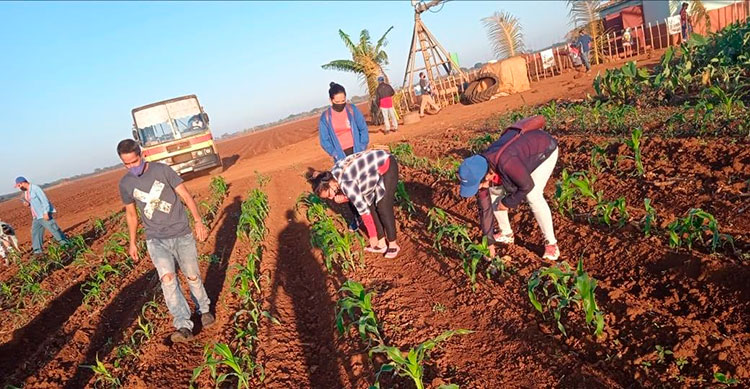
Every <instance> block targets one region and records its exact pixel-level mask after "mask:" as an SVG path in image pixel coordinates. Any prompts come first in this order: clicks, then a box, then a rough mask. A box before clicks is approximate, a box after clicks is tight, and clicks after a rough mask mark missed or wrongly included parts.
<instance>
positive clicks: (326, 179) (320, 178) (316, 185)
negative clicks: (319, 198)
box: [310, 172, 334, 195]
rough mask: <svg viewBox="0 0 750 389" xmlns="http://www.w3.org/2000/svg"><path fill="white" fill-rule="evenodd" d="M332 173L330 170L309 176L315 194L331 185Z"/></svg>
mask: <svg viewBox="0 0 750 389" xmlns="http://www.w3.org/2000/svg"><path fill="white" fill-rule="evenodd" d="M333 179H334V178H333V174H331V172H318V173H316V174H315V175H313V176H312V177H311V178H310V185H311V186H312V190H313V192H314V193H315V194H316V195H320V192H322V191H324V190H326V189H328V188H330V187H331V181H332V180H333Z"/></svg>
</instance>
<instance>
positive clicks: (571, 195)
mask: <svg viewBox="0 0 750 389" xmlns="http://www.w3.org/2000/svg"><path fill="white" fill-rule="evenodd" d="M595 182H596V177H589V176H588V175H587V174H586V172H574V173H572V174H571V173H568V171H567V170H566V169H563V172H562V178H561V180H560V181H558V182H557V185H556V188H555V199H556V200H557V209H558V211H559V212H560V213H563V212H567V213H568V214H569V215H572V214H573V201H574V200H578V199H580V198H583V199H593V200H594V201H595V202H596V204H599V203H601V202H602V192H601V191H599V192H596V191H595V190H594V183H595Z"/></svg>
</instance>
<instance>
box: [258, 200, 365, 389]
mask: <svg viewBox="0 0 750 389" xmlns="http://www.w3.org/2000/svg"><path fill="white" fill-rule="evenodd" d="M286 219H287V220H288V221H289V224H288V225H287V226H286V227H285V228H284V229H283V230H282V231H281V232H280V233H279V237H278V242H279V246H278V248H277V258H278V262H277V263H276V273H275V274H273V275H272V277H271V278H272V280H273V283H272V285H271V295H270V297H269V301H270V304H271V313H272V314H274V315H276V312H278V311H279V310H280V309H282V310H283V309H284V308H282V307H280V306H279V304H280V301H279V296H278V295H279V293H287V294H289V296H290V298H291V300H292V305H293V306H292V307H291V308H292V310H293V311H294V318H295V320H296V321H295V323H294V325H295V329H296V333H297V334H298V335H299V343H300V344H301V345H302V348H303V351H304V354H305V355H304V357H305V366H304V370H303V371H305V372H307V374H308V377H307V379H308V382H309V383H310V386H311V387H316V388H324V387H325V388H342V387H345V386H346V385H345V384H344V383H343V382H342V380H341V377H340V376H339V366H344V367H345V369H346V370H347V373H348V375H349V379H350V384H353V383H354V382H356V381H355V378H354V377H353V374H352V372H351V368H350V366H349V363H348V361H347V360H345V359H344V358H343V356H342V355H340V354H339V352H338V350H337V347H336V342H335V339H334V329H335V321H334V317H335V315H336V312H335V302H334V301H333V300H332V299H331V296H329V294H328V288H327V283H326V279H327V277H328V275H327V274H326V272H325V269H324V268H323V266H321V264H320V262H318V260H317V258H316V257H315V255H314V254H313V252H312V249H311V248H310V235H309V227H308V226H307V225H306V224H304V223H302V222H300V221H298V220H297V214H296V212H294V210H291V209H290V210H287V211H286ZM282 290H283V292H282Z"/></svg>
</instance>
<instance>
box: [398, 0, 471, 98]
mask: <svg viewBox="0 0 750 389" xmlns="http://www.w3.org/2000/svg"><path fill="white" fill-rule="evenodd" d="M446 1H447V0H431V1H429V2H423V1H421V0H420V1H418V0H412V6H414V33H413V35H412V37H411V49H410V51H409V57H408V59H407V60H406V72H405V74H404V84H403V85H404V90H405V92H406V91H408V93H405V95H406V96H407V99H409V100H410V101H409V102H408V103H409V105H410V106H411V105H413V102H414V101H416V95H415V94H414V92H413V89H412V87H411V86H412V85H413V83H414V80H415V78H414V77H415V75H417V74H419V72H424V73H425V75H426V76H427V79H428V80H429V81H430V85H431V86H432V90H433V93H435V94H436V95H437V98H438V102H439V103H440V104H441V105H443V106H444V105H446V103H447V104H453V103H454V102H455V101H456V99H457V97H458V91H459V85H460V84H461V83H462V82H464V81H468V79H467V77H466V74H465V73H464V72H463V71H462V70H461V68H460V67H459V66H458V64H457V63H456V62H454V60H453V58H451V55H450V53H449V52H448V50H446V49H445V48H444V47H443V46H442V45H441V44H440V43H439V42H438V40H437V39H436V38H435V36H434V35H432V33H431V32H430V30H429V29H428V28H427V26H425V24H424V22H422V18H421V17H420V15H421V14H422V13H423V12H425V11H427V10H429V9H430V8H432V7H435V6H436V5H439V4H444V3H445V2H446ZM420 54H421V55H422V59H423V60H424V67H419V68H415V62H416V58H417V56H418V55H420Z"/></svg>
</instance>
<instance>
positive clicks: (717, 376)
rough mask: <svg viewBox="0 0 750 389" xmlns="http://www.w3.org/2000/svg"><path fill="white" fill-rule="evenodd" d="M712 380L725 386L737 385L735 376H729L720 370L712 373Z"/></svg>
mask: <svg viewBox="0 0 750 389" xmlns="http://www.w3.org/2000/svg"><path fill="white" fill-rule="evenodd" d="M714 380H716V382H718V383H720V384H724V385H726V386H732V385H737V383H738V382H739V381H737V379H736V378H729V376H728V375H727V374H724V373H721V372H718V371H717V372H715V373H714Z"/></svg>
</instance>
